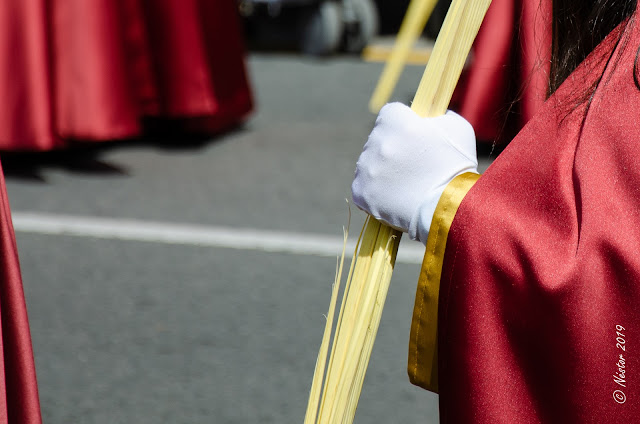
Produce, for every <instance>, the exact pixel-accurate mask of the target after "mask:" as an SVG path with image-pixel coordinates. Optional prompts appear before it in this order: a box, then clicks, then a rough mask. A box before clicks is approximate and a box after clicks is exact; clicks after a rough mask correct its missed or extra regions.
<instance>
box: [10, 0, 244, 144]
mask: <svg viewBox="0 0 640 424" xmlns="http://www.w3.org/2000/svg"><path fill="white" fill-rule="evenodd" d="M0 99H2V105H1V106H0V150H13V151H15V150H51V149H57V148H64V147H66V146H67V145H68V144H69V140H82V141H102V140H112V139H122V138H129V137H135V136H138V135H140V133H141V131H142V129H143V128H142V119H143V118H145V117H163V118H197V120H196V121H194V122H189V123H188V124H189V125H192V126H194V128H189V129H192V130H197V131H206V132H216V131H219V130H222V129H226V128H228V127H230V126H232V125H235V124H237V123H238V122H239V121H241V120H242V119H243V118H244V117H245V116H246V115H247V114H248V113H249V111H250V110H251V108H252V98H251V91H250V87H249V83H248V79H247V74H246V70H245V63H244V46H243V42H242V39H241V32H240V22H239V19H238V16H237V4H236V2H235V1H234V0H216V1H211V0H153V1H147V0H116V1H112V0H64V1H63V0H6V1H2V2H0Z"/></svg>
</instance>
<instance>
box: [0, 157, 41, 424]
mask: <svg viewBox="0 0 640 424" xmlns="http://www.w3.org/2000/svg"><path fill="white" fill-rule="evenodd" d="M0 243H1V244H2V245H1V247H0V320H1V324H2V326H1V327H0V352H1V356H0V423H3V424H4V423H10V424H38V423H40V422H41V418H40V402H39V400H38V386H37V382H36V371H35V366H34V361H33V350H32V347H31V335H30V331H29V321H28V318H27V308H26V305H25V300H24V293H23V290H22V279H21V276H20V264H19V262H18V250H17V247H16V241H15V236H14V232H13V225H12V223H11V213H10V211H9V201H8V198H7V193H6V189H5V185H4V177H3V176H2V170H1V169H0Z"/></svg>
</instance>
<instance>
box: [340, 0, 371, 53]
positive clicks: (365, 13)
mask: <svg viewBox="0 0 640 424" xmlns="http://www.w3.org/2000/svg"><path fill="white" fill-rule="evenodd" d="M344 2H345V6H344V9H345V15H347V16H345V18H346V19H345V21H346V30H345V37H344V44H343V48H344V50H345V51H346V52H349V53H360V52H361V51H362V49H364V48H365V47H366V46H367V44H369V42H370V41H371V39H372V38H373V37H375V36H376V35H378V31H379V28H380V17H379V15H378V9H377V7H376V5H375V3H374V2H373V0H344ZM349 15H351V16H349Z"/></svg>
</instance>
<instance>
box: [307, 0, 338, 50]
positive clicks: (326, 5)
mask: <svg viewBox="0 0 640 424" xmlns="http://www.w3.org/2000/svg"><path fill="white" fill-rule="evenodd" d="M342 28H343V24H342V9H341V7H340V5H338V4H337V3H335V2H333V1H323V2H322V3H320V4H319V5H315V6H313V7H312V8H311V9H310V10H309V11H308V12H307V13H306V15H305V16H304V17H303V19H302V20H301V26H300V50H301V51H302V52H303V53H305V54H309V55H313V56H323V55H327V54H331V53H334V52H335V51H336V50H337V49H338V47H339V46H340V40H341V39H342Z"/></svg>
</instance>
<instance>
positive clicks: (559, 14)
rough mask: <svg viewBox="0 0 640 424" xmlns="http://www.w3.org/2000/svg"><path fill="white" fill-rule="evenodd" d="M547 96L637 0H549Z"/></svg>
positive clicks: (633, 9) (625, 14)
mask: <svg viewBox="0 0 640 424" xmlns="http://www.w3.org/2000/svg"><path fill="white" fill-rule="evenodd" d="M552 2H553V8H552V10H553V12H552V13H553V16H552V44H551V69H550V71H549V90H548V94H549V95H551V94H552V93H553V92H554V91H556V89H557V88H558V87H559V86H560V84H562V82H563V81H564V80H565V79H566V78H567V77H568V76H569V74H570V73H571V72H573V70H574V69H575V68H576V67H577V66H578V65H579V64H580V62H582V61H583V60H584V59H585V58H586V57H587V55H588V54H589V53H591V52H592V51H593V49H594V48H595V47H596V46H597V45H598V44H599V43H600V42H601V41H602V40H604V38H605V37H606V36H607V35H608V34H609V33H610V32H611V31H612V30H613V29H614V28H615V27H616V26H618V25H619V24H620V23H622V22H623V21H624V20H625V19H627V18H629V17H630V16H631V15H632V14H633V12H634V11H635V9H636V2H637V0H552Z"/></svg>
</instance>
